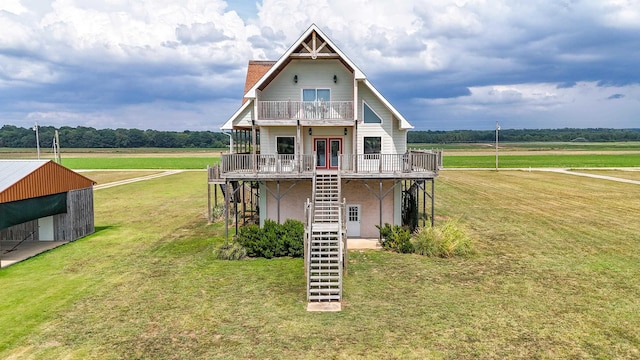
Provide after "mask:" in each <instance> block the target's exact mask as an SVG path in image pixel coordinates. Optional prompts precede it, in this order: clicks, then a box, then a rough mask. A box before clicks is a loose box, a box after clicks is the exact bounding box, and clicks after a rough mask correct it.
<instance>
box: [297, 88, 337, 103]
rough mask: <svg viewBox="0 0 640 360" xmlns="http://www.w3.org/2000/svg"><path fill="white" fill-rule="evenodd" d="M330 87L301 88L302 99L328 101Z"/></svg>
mask: <svg viewBox="0 0 640 360" xmlns="http://www.w3.org/2000/svg"><path fill="white" fill-rule="evenodd" d="M330 100H331V90H330V89H302V101H330Z"/></svg>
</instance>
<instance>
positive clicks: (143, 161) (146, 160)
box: [62, 156, 220, 169]
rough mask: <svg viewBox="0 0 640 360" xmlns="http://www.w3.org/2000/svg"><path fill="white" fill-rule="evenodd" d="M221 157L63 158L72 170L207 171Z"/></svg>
mask: <svg viewBox="0 0 640 360" xmlns="http://www.w3.org/2000/svg"><path fill="white" fill-rule="evenodd" d="M219 161H220V158H219V157H213V156H212V157H134V158H127V157H91V158H88V157H87V158H63V159H62V165H64V166H66V167H69V168H71V169H206V168H207V165H213V164H215V163H217V162H219Z"/></svg>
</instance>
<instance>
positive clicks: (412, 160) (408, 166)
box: [340, 151, 442, 174]
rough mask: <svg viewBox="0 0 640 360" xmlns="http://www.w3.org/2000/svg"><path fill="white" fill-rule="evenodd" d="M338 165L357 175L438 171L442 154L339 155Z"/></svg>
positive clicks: (414, 152) (419, 152)
mask: <svg viewBox="0 0 640 360" xmlns="http://www.w3.org/2000/svg"><path fill="white" fill-rule="evenodd" d="M340 164H341V168H340V170H341V171H343V172H350V173H358V174H374V173H378V174H382V173H413V172H426V171H438V170H439V169H441V168H442V152H440V151H410V152H407V153H405V154H354V155H341V161H340Z"/></svg>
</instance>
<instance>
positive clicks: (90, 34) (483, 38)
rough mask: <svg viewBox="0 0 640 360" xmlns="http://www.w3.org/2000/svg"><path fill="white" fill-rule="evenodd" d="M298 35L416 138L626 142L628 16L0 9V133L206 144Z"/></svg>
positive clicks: (634, 36)
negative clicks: (596, 137) (154, 136)
mask: <svg viewBox="0 0 640 360" xmlns="http://www.w3.org/2000/svg"><path fill="white" fill-rule="evenodd" d="M312 23H315V24H316V25H318V26H319V27H320V28H321V29H322V30H323V32H324V33H326V34H327V35H328V36H329V37H330V38H331V40H332V41H333V42H334V43H335V44H337V46H338V47H339V48H340V50H342V52H343V53H345V54H346V55H347V56H348V57H349V58H350V59H351V60H352V61H353V62H354V63H355V64H356V65H357V66H358V67H360V69H361V70H362V71H363V72H364V73H365V74H366V75H367V77H368V78H369V80H370V81H371V82H372V83H373V85H374V86H375V87H376V88H377V89H378V90H379V91H380V92H381V93H382V94H383V95H384V96H385V97H386V98H387V99H388V100H389V101H390V102H391V103H392V104H393V105H394V106H395V107H396V109H398V111H400V113H402V114H403V115H404V117H405V118H407V120H409V122H411V123H412V124H413V125H414V126H415V129H416V130H455V129H474V130H488V129H493V128H495V124H496V122H499V123H500V126H501V128H503V129H542V128H565V127H574V128H593V127H604V128H640V0H537V1H516V0H468V1H465V0H438V1H425V0H417V1H406V0H396V1H388V0H314V1H302V0H262V1H255V0H253V1H222V0H180V1H177V0H53V1H51V0H0V125H7V124H9V125H16V126H20V127H31V126H33V125H34V123H35V122H38V124H40V125H41V126H54V127H61V126H72V127H75V126H90V127H94V128H98V129H104V128H111V129H116V128H127V129H128V128H138V129H143V130H145V129H154V130H174V131H183V130H212V131H218V130H219V127H220V126H221V125H222V124H223V123H224V122H225V121H226V120H227V119H228V118H229V117H230V116H231V115H232V114H233V113H234V112H235V111H236V110H237V109H238V108H239V106H240V103H241V99H242V95H243V93H242V92H243V87H244V81H245V75H246V67H247V63H248V60H250V59H255V60H277V59H278V58H279V57H280V56H281V55H282V54H283V53H284V52H285V51H286V50H287V49H288V48H289V46H291V45H292V44H293V42H294V41H296V40H297V38H298V37H299V36H300V35H301V34H302V33H303V32H304V31H305V30H306V29H307V28H308V27H309V26H310V25H311V24H312Z"/></svg>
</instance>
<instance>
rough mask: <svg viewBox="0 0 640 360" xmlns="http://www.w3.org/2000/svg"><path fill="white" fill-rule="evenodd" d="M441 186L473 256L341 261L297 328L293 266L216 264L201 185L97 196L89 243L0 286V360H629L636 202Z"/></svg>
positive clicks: (598, 187) (583, 190)
mask: <svg viewBox="0 0 640 360" xmlns="http://www.w3.org/2000/svg"><path fill="white" fill-rule="evenodd" d="M436 187H437V189H436V213H437V215H438V217H439V219H442V220H439V221H444V220H446V219H448V218H460V219H461V220H460V221H461V223H463V224H464V226H465V228H466V229H467V230H468V234H469V235H470V236H471V237H472V239H473V241H474V244H475V246H476V250H477V253H476V254H475V255H473V256H471V257H465V258H453V259H433V258H427V257H423V256H419V255H403V254H396V253H389V252H381V251H380V252H376V251H352V252H351V253H350V256H349V260H350V263H349V275H348V276H347V277H346V278H345V288H344V310H343V311H342V312H340V313H308V312H306V311H305V305H306V302H305V278H304V271H303V262H302V260H301V259H287V258H284V259H276V260H264V259H255V260H247V261H222V260H215V259H214V258H213V252H212V250H213V248H214V246H215V245H218V244H221V243H222V242H223V239H222V237H221V234H222V233H223V228H222V226H221V225H220V224H215V225H213V226H207V225H206V224H205V220H204V218H205V215H204V210H205V209H206V182H203V181H202V178H201V176H200V174H197V173H181V174H177V175H172V176H167V177H164V178H159V179H154V180H150V181H146V182H141V183H135V184H130V185H126V186H122V187H116V188H111V189H105V190H99V191H96V222H97V225H98V226H99V228H100V231H99V232H98V233H96V234H95V235H93V236H90V237H88V238H85V239H82V240H79V241H77V242H74V243H72V244H68V245H65V246H63V247H61V248H58V249H55V250H53V251H51V252H48V253H46V254H42V255H40V256H38V257H36V258H33V259H30V260H28V261H25V262H23V263H19V264H16V265H13V266H11V267H9V268H6V269H3V270H0V284H2V296H0V324H3V325H2V326H0V358H3V359H12V358H13V359H21V358H32V359H50V358H67V359H87V358H98V359H120V358H150V359H193V358H309V359H314V358H318V357H319V356H322V357H325V358H371V359H379V358H416V359H424V358H450V359H475V358H496V359H497V358H500V359H501V358H522V359H531V358H543V359H544V358H616V359H620V358H628V359H635V358H638V357H640V325H638V324H640V313H639V312H638V308H640V300H639V298H638V294H640V281H638V280H640V267H639V266H638V264H639V263H640V223H638V221H637V219H636V218H637V214H638V213H640V191H638V187H637V185H631V184H622V183H615V182H611V181H600V180H595V179H588V178H582V177H577V176H569V175H562V174H549V173H537V172H531V173H529V172H487V171H478V172H473V171H464V172H453V171H452V172H443V173H442V175H441V177H440V178H439V179H438V180H437V181H436ZM320 354H321V355H320Z"/></svg>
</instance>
